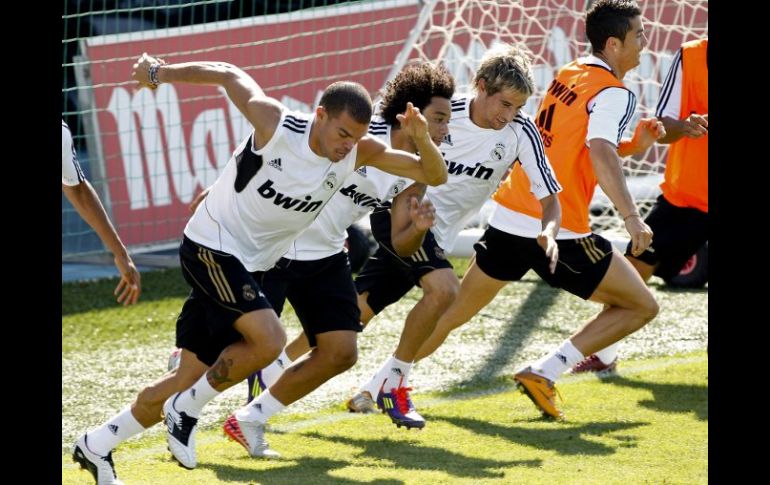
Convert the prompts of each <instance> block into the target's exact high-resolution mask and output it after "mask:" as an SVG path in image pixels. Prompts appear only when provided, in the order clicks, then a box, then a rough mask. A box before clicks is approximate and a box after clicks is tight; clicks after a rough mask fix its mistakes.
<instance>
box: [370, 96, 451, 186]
mask: <svg viewBox="0 0 770 485" xmlns="http://www.w3.org/2000/svg"><path fill="white" fill-rule="evenodd" d="M398 119H399V121H400V122H401V129H402V130H404V132H405V133H406V134H408V135H409V136H410V137H411V138H412V140H414V143H415V145H417V150H418V151H419V153H420V157H419V158H418V157H417V156H416V155H412V154H411V153H408V152H405V151H401V150H393V149H391V148H388V147H387V146H386V145H385V144H384V143H383V142H382V141H380V140H377V139H375V138H373V137H370V136H365V137H364V138H362V139H361V141H360V142H359V144H358V157H357V159H356V168H357V169H358V168H359V167H361V166H362V165H369V166H372V167H376V168H379V169H380V170H382V171H384V172H388V173H392V174H394V175H400V176H402V177H408V178H410V179H412V180H415V181H417V182H422V183H425V184H428V185H433V186H435V185H441V184H443V183H444V182H446V181H447V177H448V173H447V168H446V164H445V163H444V157H442V156H441V152H440V151H439V150H438V147H437V146H436V145H435V144H434V143H433V141H432V140H431V139H430V135H429V133H428V121H427V120H426V119H425V117H424V116H423V115H422V114H420V110H419V109H418V108H415V107H414V106H412V103H407V108H406V112H405V114H404V115H398Z"/></svg>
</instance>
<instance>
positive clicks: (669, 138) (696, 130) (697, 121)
mask: <svg viewBox="0 0 770 485" xmlns="http://www.w3.org/2000/svg"><path fill="white" fill-rule="evenodd" d="M659 119H660V121H661V122H662V123H663V126H664V127H665V128H666V136H664V137H663V138H661V139H660V140H658V142H660V143H674V142H675V141H677V140H679V139H680V138H682V137H684V136H686V137H688V138H700V137H702V136H705V135H708V132H709V115H708V113H706V114H704V115H699V114H697V113H692V114H691V115H690V116H688V117H687V118H685V119H683V120H676V119H674V118H670V117H668V116H664V117H662V118H659Z"/></svg>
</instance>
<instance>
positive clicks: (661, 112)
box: [655, 49, 682, 120]
mask: <svg viewBox="0 0 770 485" xmlns="http://www.w3.org/2000/svg"><path fill="white" fill-rule="evenodd" d="M681 111H682V49H679V50H678V51H677V52H676V55H675V56H674V61H673V62H672V64H671V67H670V68H669V69H668V74H666V79H665V80H664V81H663V87H662V88H661V89H660V99H658V106H657V108H656V109H655V116H657V117H658V118H664V117H668V118H673V119H675V120H679V119H681V118H682V113H681Z"/></svg>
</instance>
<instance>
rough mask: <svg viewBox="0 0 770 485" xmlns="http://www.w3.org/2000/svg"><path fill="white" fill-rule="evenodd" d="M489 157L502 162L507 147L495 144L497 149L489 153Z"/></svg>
mask: <svg viewBox="0 0 770 485" xmlns="http://www.w3.org/2000/svg"><path fill="white" fill-rule="evenodd" d="M489 156H490V157H491V158H492V159H493V160H496V161H498V162H499V161H500V160H502V159H503V157H504V156H505V145H503V144H502V143H497V144H495V147H494V148H493V149H492V151H491V152H489Z"/></svg>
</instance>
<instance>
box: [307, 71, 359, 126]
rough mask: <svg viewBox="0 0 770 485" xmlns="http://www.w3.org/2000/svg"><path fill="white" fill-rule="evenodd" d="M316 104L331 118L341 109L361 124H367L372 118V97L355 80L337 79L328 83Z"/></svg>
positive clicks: (339, 113) (336, 115)
mask: <svg viewBox="0 0 770 485" xmlns="http://www.w3.org/2000/svg"><path fill="white" fill-rule="evenodd" d="M318 104H319V105H321V106H323V107H324V109H326V112H327V113H329V116H330V117H332V118H336V117H338V116H339V115H341V114H342V112H343V111H346V112H347V113H348V114H349V115H350V117H351V118H353V119H354V120H355V121H357V122H358V123H362V124H367V125H368V124H369V121H370V120H371V118H372V98H370V97H369V93H368V92H367V91H366V89H364V87H363V86H361V85H360V84H358V83H355V82H351V81H337V82H335V83H332V84H330V85H329V86H328V87H327V88H326V90H324V93H323V95H322V96H321V101H320V102H319V103H318Z"/></svg>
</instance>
